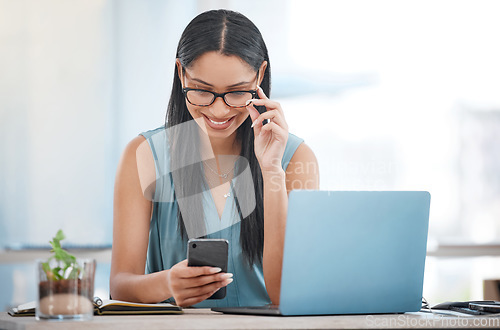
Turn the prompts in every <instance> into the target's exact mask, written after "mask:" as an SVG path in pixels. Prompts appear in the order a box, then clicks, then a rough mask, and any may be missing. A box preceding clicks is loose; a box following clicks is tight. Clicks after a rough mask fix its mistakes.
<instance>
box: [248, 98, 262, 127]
mask: <svg viewBox="0 0 500 330" xmlns="http://www.w3.org/2000/svg"><path fill="white" fill-rule="evenodd" d="M250 101H252V100H250ZM250 101H249V102H248V105H247V109H248V112H249V113H250V118H251V119H252V127H253V133H254V135H255V136H257V135H259V134H260V127H254V126H255V125H254V123H255V119H257V118H258V117H259V116H260V112H259V111H257V109H255V107H254V106H253V104H252V103H251V102H250Z"/></svg>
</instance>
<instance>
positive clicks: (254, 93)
mask: <svg viewBox="0 0 500 330" xmlns="http://www.w3.org/2000/svg"><path fill="white" fill-rule="evenodd" d="M182 69H183V70H182V71H183V72H185V69H184V68H182ZM255 78H256V80H257V81H258V80H259V71H257V76H256V77H255ZM189 91H200V92H207V93H210V94H212V95H213V96H214V98H213V100H212V102H211V103H210V104H205V105H201V104H195V103H192V102H191V101H189V98H188V97H187V93H188V92H189ZM230 93H251V94H252V99H254V98H255V97H256V96H257V95H258V94H257V89H250V90H236V91H229V92H224V93H216V92H212V91H208V90H206V89H200V88H189V87H184V88H183V89H182V94H184V97H185V98H186V100H187V101H188V102H189V104H191V105H195V106H197V107H209V106H211V105H212V104H214V102H215V100H217V98H219V97H220V98H222V101H224V103H225V104H226V105H227V106H228V107H231V108H244V107H246V105H242V106H234V105H230V104H229V103H227V101H226V97H225V96H226V94H230Z"/></svg>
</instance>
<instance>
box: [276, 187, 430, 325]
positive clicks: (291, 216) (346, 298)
mask: <svg viewBox="0 0 500 330" xmlns="http://www.w3.org/2000/svg"><path fill="white" fill-rule="evenodd" d="M429 206H430V194H429V193H428V192H423V191H330V192H329V191H307V190H298V191H292V192H291V193H290V195H289V202H288V218H287V225H286V233H285V247H284V256H283V271H282V279H281V296H280V311H281V313H282V314H283V315H312V314H365V313H400V312H410V311H418V310H420V307H421V305H422V304H421V302H422V287H423V278H424V264H425V255H426V244H427V230H428V222H429Z"/></svg>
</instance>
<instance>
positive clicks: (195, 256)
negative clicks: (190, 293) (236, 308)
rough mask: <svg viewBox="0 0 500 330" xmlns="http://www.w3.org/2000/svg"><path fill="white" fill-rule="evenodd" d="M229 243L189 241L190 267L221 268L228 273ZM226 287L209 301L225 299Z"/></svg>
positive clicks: (200, 240) (200, 239)
mask: <svg viewBox="0 0 500 330" xmlns="http://www.w3.org/2000/svg"><path fill="white" fill-rule="evenodd" d="M228 248H229V242H228V241H227V240H225V239H209V238H205V239H204V238H197V239H193V238H192V239H190V240H189V241H188V249H187V259H188V266H195V267H196V266H211V267H219V268H220V269H222V271H221V272H223V273H227V254H228ZM225 296H226V287H223V288H220V289H219V290H218V291H217V292H216V293H214V294H213V295H212V296H210V298H208V299H223V298H224V297H225Z"/></svg>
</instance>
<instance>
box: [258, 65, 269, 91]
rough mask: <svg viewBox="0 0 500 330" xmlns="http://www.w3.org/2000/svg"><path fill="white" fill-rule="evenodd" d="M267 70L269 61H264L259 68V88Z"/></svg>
mask: <svg viewBox="0 0 500 330" xmlns="http://www.w3.org/2000/svg"><path fill="white" fill-rule="evenodd" d="M266 68H267V61H263V62H262V64H261V65H260V68H259V81H258V84H259V86H260V84H261V83H262V80H263V79H264V72H266Z"/></svg>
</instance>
